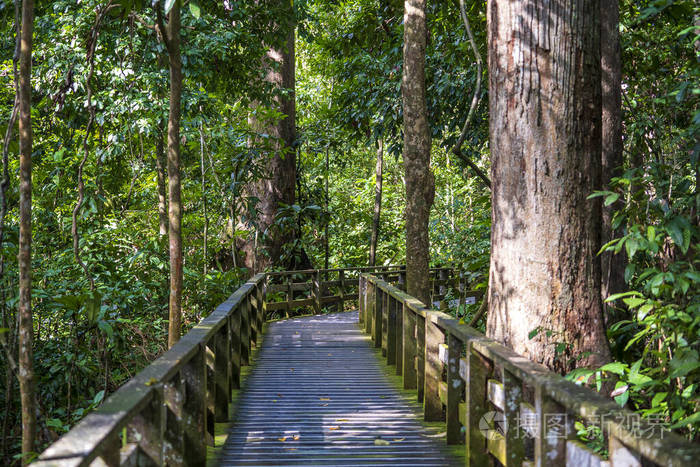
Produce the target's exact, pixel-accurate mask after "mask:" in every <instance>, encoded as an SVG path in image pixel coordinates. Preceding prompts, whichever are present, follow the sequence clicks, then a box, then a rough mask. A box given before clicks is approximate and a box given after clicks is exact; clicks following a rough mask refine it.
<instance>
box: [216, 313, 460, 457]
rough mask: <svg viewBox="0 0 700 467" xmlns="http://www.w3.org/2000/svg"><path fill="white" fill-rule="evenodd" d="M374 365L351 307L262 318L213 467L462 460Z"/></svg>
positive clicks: (411, 399) (366, 342) (378, 367)
mask: <svg viewBox="0 0 700 467" xmlns="http://www.w3.org/2000/svg"><path fill="white" fill-rule="evenodd" d="M380 365H383V363H381V362H380V361H379V359H378V358H377V356H376V354H375V351H374V349H373V348H372V347H371V344H370V340H369V338H368V337H366V336H365V335H364V334H363V333H362V332H361V331H360V329H359V328H358V314H357V312H346V313H335V314H330V315H323V316H312V317H303V318H296V319H290V320H286V321H278V322H274V323H271V324H270V325H269V328H268V331H267V333H266V335H265V341H264V345H263V346H262V350H261V352H260V354H259V355H258V358H257V361H256V363H255V368H254V369H253V371H252V373H251V374H250V376H249V377H248V380H247V381H246V385H245V387H244V389H243V392H242V395H241V399H240V401H239V405H238V407H237V409H236V413H237V419H236V420H235V422H234V424H233V426H232V428H231V431H230V433H229V436H228V439H227V441H226V443H225V445H224V447H223V450H222V452H221V456H220V463H221V465H247V466H250V465H276V466H282V465H333V466H343V465H346V466H359V465H372V466H379V465H392V466H409V465H416V466H418V465H420V466H428V465H432V466H446V465H456V464H463V462H464V461H463V460H461V461H460V460H458V459H456V458H455V457H451V456H450V455H449V454H448V453H447V452H446V448H445V445H444V437H442V436H440V433H438V432H437V430H436V429H432V428H427V427H425V426H424V425H422V424H421V422H420V421H419V420H420V406H419V405H418V404H417V403H416V402H415V401H414V400H413V398H409V396H407V395H406V394H405V393H401V392H400V391H398V390H397V389H395V387H394V386H393V385H392V383H391V382H390V380H389V378H388V376H386V374H385V373H384V371H383V370H382V368H381V367H380ZM443 430H444V428H443Z"/></svg>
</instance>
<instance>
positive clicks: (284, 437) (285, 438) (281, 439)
mask: <svg viewBox="0 0 700 467" xmlns="http://www.w3.org/2000/svg"><path fill="white" fill-rule="evenodd" d="M277 441H282V442H283V443H284V442H285V441H287V437H286V436H283V437H281V438H277Z"/></svg>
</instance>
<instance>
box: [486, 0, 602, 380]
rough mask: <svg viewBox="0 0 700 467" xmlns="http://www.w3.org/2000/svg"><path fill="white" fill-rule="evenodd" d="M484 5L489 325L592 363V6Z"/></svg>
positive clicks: (596, 174) (597, 340) (527, 343)
mask: <svg viewBox="0 0 700 467" xmlns="http://www.w3.org/2000/svg"><path fill="white" fill-rule="evenodd" d="M488 9H489V11H488V14H487V18H488V37H489V41H488V42H489V81H490V82H489V88H490V89H489V98H490V109H491V113H490V140H491V141H490V144H491V158H492V165H491V180H492V182H493V202H492V214H491V215H492V232H491V249H492V250H491V267H490V278H489V306H490V309H489V315H488V322H487V333H488V335H489V337H492V338H494V339H496V340H498V341H501V342H503V343H504V344H506V345H508V346H510V347H512V348H513V349H514V350H515V351H516V352H518V353H521V354H523V355H525V356H526V357H528V358H530V359H532V360H536V361H539V362H542V363H544V364H546V365H547V366H549V367H550V368H552V369H555V370H558V371H564V372H565V371H569V370H571V369H572V368H574V367H576V366H579V365H599V364H602V363H604V362H607V361H609V359H610V350H609V347H608V342H607V339H606V335H605V327H604V324H603V316H602V302H601V298H600V284H601V281H600V260H599V258H598V257H597V256H596V254H597V251H598V246H599V244H600V219H601V211H600V203H599V201H595V200H594V201H590V200H587V199H586V198H587V196H588V195H590V194H591V193H592V192H593V191H594V190H596V189H599V187H600V179H601V154H600V151H601V84H600V83H601V74H600V24H599V15H600V4H599V2H597V1H584V0H572V1H571V2H569V3H566V5H564V4H556V5H555V4H553V3H552V4H549V3H546V2H530V3H527V4H525V3H513V2H509V1H507V0H490V1H489V5H488ZM535 329H538V330H539V332H538V333H537V334H536V337H534V338H532V339H530V337H529V334H530V332H531V331H534V330H535ZM575 357H583V358H581V360H580V361H577V360H576V358H575Z"/></svg>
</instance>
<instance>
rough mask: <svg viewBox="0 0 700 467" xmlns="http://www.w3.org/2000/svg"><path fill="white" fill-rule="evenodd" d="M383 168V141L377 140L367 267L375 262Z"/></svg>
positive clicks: (380, 212)
mask: <svg viewBox="0 0 700 467" xmlns="http://www.w3.org/2000/svg"><path fill="white" fill-rule="evenodd" d="M383 168H384V140H382V139H381V138H379V139H378V140H377V167H376V169H375V175H374V176H375V181H374V212H373V215H372V237H371V238H370V242H369V265H370V266H374V265H375V264H376V262H377V242H378V241H379V221H380V218H381V214H382V178H383V173H382V172H383Z"/></svg>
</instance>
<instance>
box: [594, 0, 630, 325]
mask: <svg viewBox="0 0 700 467" xmlns="http://www.w3.org/2000/svg"><path fill="white" fill-rule="evenodd" d="M619 8H620V7H619V2H617V1H616V0H600V68H601V93H602V130H601V133H602V153H601V157H602V159H601V160H602V172H601V175H602V180H601V183H602V188H603V189H604V190H609V189H610V188H609V185H610V181H611V180H612V178H613V177H618V176H620V175H621V170H622V60H621V52H620V31H619V20H620V9H619ZM622 204H623V202H622V200H620V201H618V202H616V203H613V204H611V205H610V206H603V208H602V213H603V217H602V223H603V225H602V229H601V239H600V243H601V246H602V245H605V244H606V243H608V242H609V241H610V240H612V239H613V238H615V237H617V236H618V235H619V232H616V231H615V230H613V228H612V217H613V214H614V211H616V210H618V209H620V207H621V206H622ZM625 262H626V258H625V254H624V253H623V252H620V253H618V254H613V252H611V251H606V252H604V253H602V255H601V298H602V299H603V300H605V299H606V298H608V297H609V296H610V295H612V294H614V293H619V292H622V291H623V289H624V287H625ZM605 308H606V313H605V316H606V319H608V320H609V319H610V318H611V316H610V314H611V313H613V312H614V307H605Z"/></svg>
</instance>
